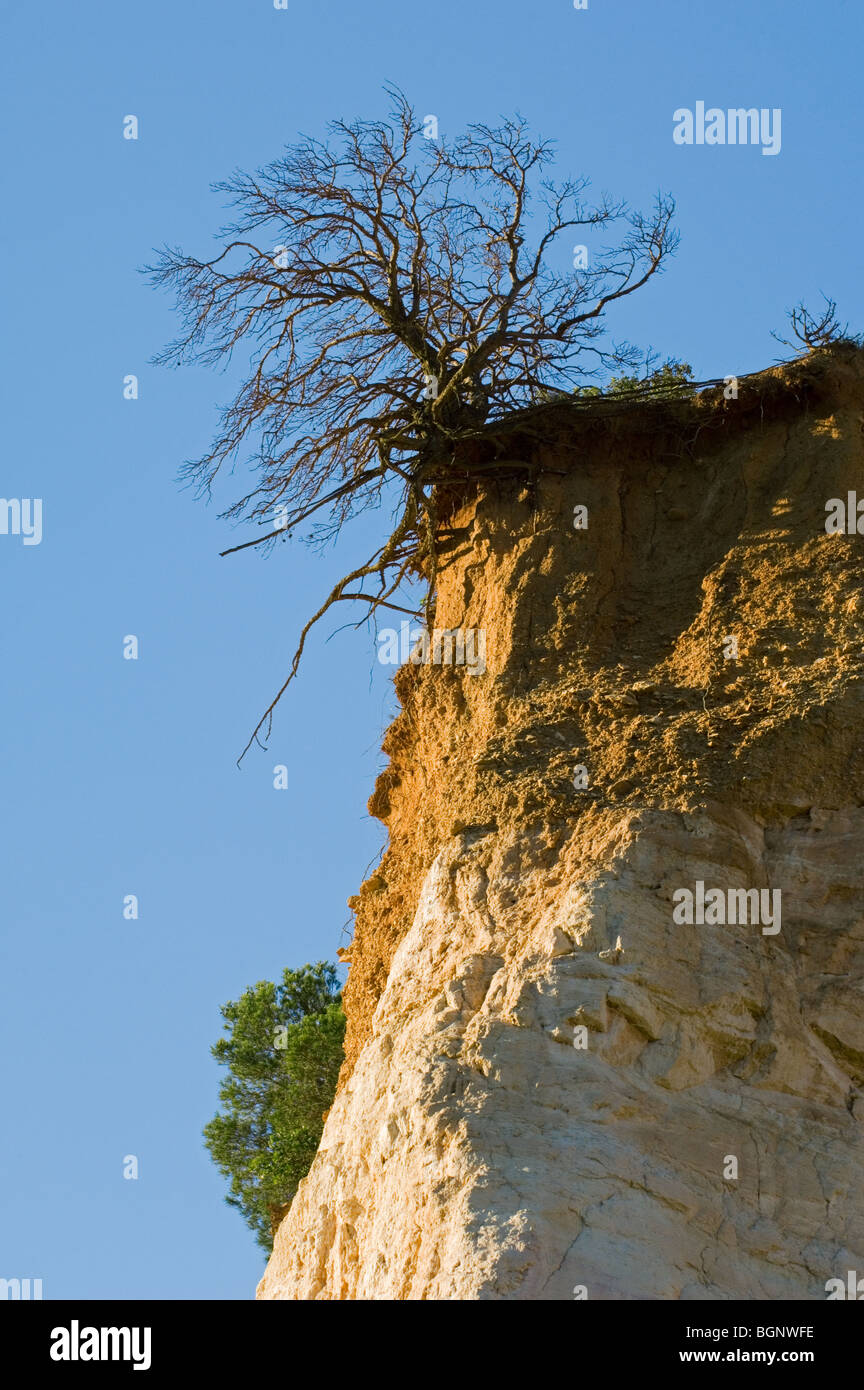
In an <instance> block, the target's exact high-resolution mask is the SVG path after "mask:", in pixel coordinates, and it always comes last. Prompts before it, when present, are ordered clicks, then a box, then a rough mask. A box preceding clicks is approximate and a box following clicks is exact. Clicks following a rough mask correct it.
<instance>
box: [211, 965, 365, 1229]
mask: <svg viewBox="0 0 864 1390" xmlns="http://www.w3.org/2000/svg"><path fill="white" fill-rule="evenodd" d="M222 1016H223V1018H224V1019H225V1024H224V1031H225V1032H226V1033H227V1035H228V1036H227V1037H224V1038H220V1039H219V1041H218V1042H217V1043H216V1044H215V1045H214V1046H213V1047H212V1048H211V1052H212V1054H213V1056H214V1057H215V1058H216V1060H217V1062H219V1063H220V1064H221V1065H222V1066H225V1067H227V1068H228V1075H227V1077H225V1079H224V1080H223V1082H222V1084H221V1086H220V1088H219V1100H220V1102H221V1105H222V1110H221V1113H220V1114H218V1115H216V1116H214V1118H213V1119H212V1120H211V1121H210V1123H209V1124H207V1125H205V1127H204V1139H205V1142H206V1145H207V1148H208V1149H209V1150H210V1156H211V1158H212V1159H213V1162H214V1163H215V1164H216V1166H217V1168H218V1169H219V1171H220V1172H221V1173H222V1174H223V1176H224V1177H226V1178H228V1180H229V1185H230V1196H228V1197H227V1198H226V1200H227V1202H228V1204H229V1205H230V1206H232V1207H236V1208H237V1209H238V1211H240V1212H241V1213H242V1215H243V1217H244V1219H245V1221H246V1223H247V1225H248V1226H249V1227H250V1228H251V1229H252V1230H253V1231H254V1232H255V1235H256V1238H257V1240H258V1243H259V1245H261V1246H262V1247H263V1248H264V1249H265V1250H267V1251H269V1250H270V1249H271V1248H272V1245H273V1235H274V1233H275V1230H276V1226H277V1225H278V1223H279V1220H280V1219H281V1217H282V1216H283V1215H284V1213H285V1210H286V1208H287V1206H288V1205H289V1204H290V1202H291V1200H292V1198H293V1196H294V1193H295V1192H296V1191H297V1186H298V1184H299V1182H300V1180H301V1178H303V1177H304V1176H305V1174H306V1173H307V1172H308V1171H309V1168H310V1167H311V1165H312V1160H313V1158H314V1157H315V1153H316V1151H317V1148H318V1143H319V1141H320V1138H321V1131H322V1129H323V1127H324V1113H325V1111H326V1110H328V1109H329V1107H330V1105H331V1104H332V1102H333V1096H334V1094H335V1091H336V1081H337V1078H338V1075H339V1068H340V1066H341V1064H342V1058H343V1055H344V1037H345V1015H344V1013H343V1012H342V996H341V993H340V989H339V981H338V977H337V975H336V967H335V966H333V965H330V964H328V963H327V962H326V961H318V962H317V964H315V965H304V966H303V967H301V969H299V970H286V971H285V972H284V974H283V976H282V983H281V984H279V985H275V984H272V983H271V982H270V981H269V980H260V981H259V982H258V984H257V985H255V986H253V987H252V988H250V989H247V990H245V991H244V993H243V994H242V995H241V996H240V998H239V999H238V1000H237V1001H236V1002H229V1003H227V1004H225V1005H224V1006H223V1008H222Z"/></svg>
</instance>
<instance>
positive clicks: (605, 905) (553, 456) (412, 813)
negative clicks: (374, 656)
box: [258, 350, 864, 1300]
mask: <svg viewBox="0 0 864 1390" xmlns="http://www.w3.org/2000/svg"><path fill="white" fill-rule="evenodd" d="M862 356H864V354H861V353H855V352H854V351H851V350H849V351H835V352H832V353H823V354H818V355H817V356H816V357H814V358H811V359H810V360H808V361H807V362H804V363H802V364H798V365H797V366H795V367H790V368H783V369H774V370H772V371H770V372H765V373H761V374H759V375H758V376H757V377H754V378H750V379H747V380H744V381H742V382H741V384H740V389H739V394H738V398H737V399H735V400H728V401H727V400H724V399H722V397H721V396H720V395H719V394H714V395H711V394H708V395H703V396H700V397H699V398H697V399H696V400H695V401H692V402H687V403H684V404H664V403H662V402H661V403H658V404H655V405H650V406H649V405H645V404H640V405H638V406H637V407H635V408H632V409H630V410H626V411H625V410H623V409H621V408H617V410H616V409H613V408H611V407H608V408H607V407H605V406H598V407H597V408H596V409H595V410H593V411H587V410H586V411H585V412H581V413H580V412H579V411H576V410H575V409H574V410H571V411H569V412H564V413H561V412H560V411H557V410H550V411H549V412H548V415H546V416H544V425H543V428H542V429H541V430H540V431H539V433H528V431H527V427H525V428H523V430H522V432H521V433H520V432H518V431H517V430H516V429H515V427H513V428H511V429H510V432H509V434H508V435H507V436H506V437H504V436H502V439H501V440H500V441H499V448H498V452H499V455H500V456H501V457H502V458H506V459H507V460H510V461H512V460H514V459H515V460H518V461H521V462H522V463H524V464H526V465H531V472H530V473H522V474H521V475H520V474H519V473H517V472H515V471H514V472H513V473H512V474H510V475H509V476H505V477H504V478H503V480H500V481H498V480H496V481H495V482H494V483H488V484H483V485H482V486H479V485H476V484H471V485H470V487H469V486H468V485H466V488H465V489H464V490H463V491H462V492H461V493H460V492H458V491H457V490H455V489H454V492H453V495H452V499H451V503H450V507H451V513H450V516H449V518H448V520H447V526H448V528H449V529H448V531H447V536H448V542H447V543H448V547H449V549H448V559H447V563H446V566H445V568H444V571H443V574H442V578H441V584H440V590H439V602H438V616H437V619H436V621H437V622H438V623H440V626H441V627H442V628H454V629H455V628H459V629H462V630H466V629H471V630H480V629H482V630H483V631H484V632H485V642H486V648H485V664H486V669H485V672H484V673H483V674H481V673H480V672H479V671H478V672H477V673H476V674H471V673H470V672H469V670H468V669H467V668H466V667H464V666H463V667H459V666H453V665H445V664H440V665H436V664H433V663H431V662H430V663H428V664H418V665H413V666H412V665H410V664H409V665H407V666H405V667H403V668H401V669H400V671H399V673H398V676H397V680H396V685H397V690H398V692H399V695H400V699H401V702H402V712H401V714H400V715H399V717H398V718H397V719H396V721H395V723H394V725H393V726H392V727H391V729H390V730H389V732H388V734H387V738H386V741H385V745H384V747H385V751H386V752H387V753H388V754H389V758H390V763H389V766H388V767H387V769H386V770H385V771H384V772H383V773H382V775H381V777H380V778H379V782H378V786H377V787H376V791H375V794H374V796H373V798H372V801H371V802H370V809H371V810H372V811H373V812H374V813H375V814H376V815H378V816H380V817H381V819H382V820H384V821H385V822H386V824H387V826H388V829H389V836H390V844H389V848H388V850H387V853H386V855H385V856H384V859H383V860H382V863H381V865H380V866H379V869H378V870H377V872H376V874H375V877H374V878H373V879H371V880H370V881H369V883H367V884H366V885H364V890H362V891H361V893H360V895H359V897H358V898H357V899H354V900H352V901H353V902H354V904H355V905H356V915H357V926H356V931H355V937H354V942H353V945H352V948H351V953H350V954H351V971H350V976H349V983H348V989H347V993H346V1008H347V1011H348V1015H349V1037H348V1047H347V1060H346V1065H345V1068H344V1071H343V1078H342V1085H341V1089H340V1092H339V1094H338V1095H337V1098H336V1100H335V1103H334V1105H333V1108H332V1110H331V1111H330V1114H329V1116H328V1119H327V1123H326V1127H325V1130H324V1136H323V1139H322V1143H321V1148H320V1151H319V1154H318V1157H317V1159H316V1161H315V1163H314V1165H313V1167H312V1169H311V1171H310V1173H309V1175H308V1176H307V1178H306V1179H305V1181H304V1182H303V1184H302V1185H301V1187H300V1190H299V1192H298V1194H297V1196H296V1198H295V1200H294V1202H293V1204H292V1206H291V1208H290V1210H289V1212H288V1215H287V1216H286V1218H285V1220H284V1221H283V1223H282V1225H281V1227H280V1230H279V1232H278V1235H277V1239H276V1245H275V1249H274V1252H273V1256H272V1258H271V1260H270V1263H269V1265H268V1268H267V1271H266V1273H265V1275H264V1278H263V1279H262V1281H261V1284H260V1286H259V1290H258V1295H259V1297H261V1298H283V1299H316V1298H317V1299H424V1298H426V1299H429V1298H431V1299H517V1300H518V1299H529V1300H530V1299H572V1298H574V1297H586V1296H587V1297H588V1298H589V1299H731V1298H744V1299H778V1298H803V1299H823V1298H825V1297H826V1288H825V1286H826V1281H827V1280H829V1279H831V1278H834V1277H839V1278H841V1279H843V1280H844V1282H845V1280H846V1278H847V1273H848V1271H850V1270H855V1271H857V1272H858V1276H859V1277H860V1276H862V1275H864V1200H862V1199H864V1180H862V1147H861V1133H862V1119H864V1096H862V1094H861V1092H860V1091H859V1088H860V1087H861V1086H862V1083H864V1009H862V977H864V748H862V735H861V716H862V706H864V695H862V691H864V625H862V618H864V597H862V560H864V555H862V548H864V538H862V537H859V536H858V535H857V534H851V535H850V534H846V533H845V532H844V533H839V534H829V533H826V529H825V525H826V504H827V503H828V502H829V501H830V500H831V499H835V498H836V499H843V501H844V502H845V500H846V498H847V494H848V493H849V492H850V491H854V490H856V489H857V490H858V491H860V494H861V496H862V498H864V444H862V405H864V364H862ZM462 461H466V460H462ZM478 462H480V463H482V462H483V458H482V457H481V456H480V455H476V456H473V457H472V458H471V459H469V460H467V463H468V464H477V463H478ZM520 477H521V480H520ZM526 479H528V481H527V482H526ZM853 505H854V502H853ZM580 507H584V508H587V528H586V527H582V528H581V529H577V528H576V527H574V524H573V523H574V517H575V518H576V519H577V520H583V521H584V519H585V514H583V513H580V512H578V511H574V509H576V508H580ZM853 524H854V523H853ZM862 526H864V519H862ZM730 639H734V640H730ZM736 651H737V655H736V654H735V653H736ZM700 885H701V886H700ZM684 890H686V892H685V891H684ZM712 890H722V901H721V893H719V892H713V893H712ZM729 890H745V891H746V892H747V893H749V896H747V897H745V896H744V894H743V893H742V894H740V895H738V896H734V895H733V896H732V897H731V898H730V896H729ZM753 890H757V891H756V892H754V891H753ZM762 890H765V891H764V893H763V892H762ZM688 893H689V894H690V895H691V898H689V899H688V896H687V894H688ZM778 894H779V896H778ZM700 895H702V897H704V898H705V899H706V905H705V907H704V909H703V911H702V912H701V913H700V912H699V903H700V900H701V899H700ZM691 901H692V904H693V911H692V913H691V914H690V920H687V909H688V904H689V903H690V902H691ZM700 917H701V918H702V919H703V920H699V919H700ZM733 918H734V920H732V919H733Z"/></svg>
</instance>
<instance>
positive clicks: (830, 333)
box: [771, 294, 859, 353]
mask: <svg viewBox="0 0 864 1390" xmlns="http://www.w3.org/2000/svg"><path fill="white" fill-rule="evenodd" d="M822 298H823V299H824V300H825V308H824V310H823V311H822V313H821V314H812V313H811V312H810V310H809V309H808V308H807V307H806V305H805V304H804V303H803V301H802V302H800V303H798V304H796V305H795V307H794V309H790V310H789V313H788V314H787V318H788V319H789V323H790V326H791V328H792V337H791V338H781V337H780V336H779V334H777V333H772V334H771V337H772V338H776V340H777V342H778V343H782V344H783V346H784V347H788V348H793V349H794V350H795V351H796V352H798V353H802V352H804V353H807V352H816V351H817V350H818V349H819V348H824V347H829V346H830V345H831V344H832V343H844V342H854V343H858V342H859V339H857V338H854V337H852V336H851V335H850V333H849V325H848V324H846V323H843V324H841V323H840V321H839V319H838V318H837V305H836V303H835V301H834V300H833V299H829V298H828V296H827V294H823V296H822Z"/></svg>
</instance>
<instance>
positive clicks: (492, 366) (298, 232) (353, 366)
mask: <svg viewBox="0 0 864 1390" xmlns="http://www.w3.org/2000/svg"><path fill="white" fill-rule="evenodd" d="M389 95H390V97H391V111H390V116H389V119H387V120H384V121H354V122H351V123H347V122H344V121H335V122H333V123H332V125H331V127H330V139H329V140H328V141H325V142H322V141H319V140H315V139H309V138H305V139H303V140H301V141H300V143H298V144H296V145H294V146H291V147H289V148H288V149H287V150H286V152H285V153H284V154H283V156H282V157H281V158H280V159H277V160H275V161H274V162H273V163H272V164H270V165H268V166H267V167H266V168H264V169H261V170H259V171H258V173H256V174H255V175H247V174H243V173H235V174H234V175H233V176H232V177H231V178H230V179H229V180H228V181H227V182H225V183H220V184H217V185H216V186H215V187H216V189H217V190H218V191H220V192H223V193H226V194H227V195H229V199H230V203H231V206H232V207H233V208H234V209H235V211H236V220H235V221H233V222H232V223H231V224H230V225H229V226H227V227H225V228H223V229H222V232H221V233H220V240H221V245H222V249H221V250H220V252H219V254H218V255H216V256H215V257H214V258H213V259H212V260H199V259H197V258H196V257H192V256H186V255H184V254H183V253H182V252H181V251H179V250H172V249H170V248H167V247H166V248H165V249H164V250H163V251H162V252H161V253H160V254H159V257H158V260H157V261H156V263H155V265H153V266H150V267H148V270H149V272H150V274H151V276H152V278H153V280H154V282H155V283H156V284H159V285H167V286H171V287H173V289H174V290H175V292H176V297H177V306H178V309H179V311H180V314H181V316H182V323H183V329H182V332H181V334H180V336H179V337H178V339H177V340H176V341H175V342H174V343H173V344H171V345H170V346H169V347H168V348H167V349H166V350H165V352H164V353H162V354H161V355H160V356H159V357H158V358H157V359H156V360H157V361H159V362H164V363H168V364H172V365H179V364H180V363H182V362H188V361H198V362H203V363H209V364H213V363H218V362H220V361H226V360H228V359H229V358H230V357H231V355H232V353H233V352H234V349H235V348H237V347H238V346H239V345H240V344H241V343H242V344H243V345H244V346H246V347H248V348H249V349H250V353H251V356H250V368H249V373H248V375H247V376H246V379H245V380H244V381H243V384H242V385H241V387H240V389H239V390H238V392H237V394H236V396H235V398H234V400H233V401H232V402H231V404H230V405H229V406H227V408H225V409H224V411H223V412H222V415H221V420H220V428H219V431H218V434H217V437H216V439H215V440H214V442H213V444H212V447H211V448H210V450H209V452H208V453H207V454H206V455H205V456H204V457H203V458H201V459H199V460H197V461H194V462H191V463H188V464H187V465H186V468H185V471H186V473H187V475H188V476H189V477H190V478H192V479H193V480H194V482H195V483H196V484H197V485H198V487H199V488H200V489H201V491H202V492H204V493H207V492H209V489H210V487H211V484H212V483H213V480H214V478H215V476H216V474H217V473H218V472H219V470H220V468H221V467H222V466H223V465H224V464H226V463H228V462H231V463H233V462H234V461H235V460H236V458H237V455H238V453H239V452H240V451H241V450H243V449H244V448H248V447H249V446H252V449H253V452H252V453H251V456H250V457H249V459H248V460H247V461H248V462H249V463H250V465H251V467H252V469H253V472H254V475H255V486H254V487H253V488H252V490H251V491H249V492H247V493H246V494H245V495H244V496H243V497H241V498H240V499H239V500H238V501H237V502H235V503H234V505H233V506H232V507H230V508H229V509H228V511H227V512H226V513H224V515H225V516H229V517H233V518H235V519H240V520H245V521H251V522H256V523H258V524H259V525H260V524H263V523H265V522H268V523H269V524H268V526H267V529H266V530H265V531H264V533H263V534H262V535H260V536H258V537H257V538H256V539H254V540H249V541H246V542H244V543H243V544H241V545H238V546H234V547H232V550H242V549H245V548H246V547H248V546H258V545H270V544H273V543H275V541H276V540H277V539H278V538H279V537H280V536H282V537H284V536H285V535H287V534H290V533H291V532H292V530H293V529H294V528H295V527H296V526H298V525H299V524H300V523H301V522H303V521H305V520H307V518H309V517H312V516H313V515H317V518H318V522H317V525H316V529H315V531H314V533H313V534H314V536H315V539H316V540H318V541H323V540H327V539H329V538H331V537H334V536H335V535H337V534H338V533H339V531H340V529H341V528H342V526H343V525H344V524H345V522H346V521H347V520H348V519H349V518H350V517H351V516H353V515H355V514H356V513H357V512H358V511H361V510H363V509H365V508H366V507H369V506H371V505H375V504H377V503H379V502H382V501H384V502H386V503H388V504H389V505H392V507H393V521H392V526H391V528H390V531H389V534H388V535H387V536H386V538H385V539H384V540H383V543H382V544H381V546H380V547H379V549H377V550H376V551H375V553H374V554H373V555H371V556H370V557H369V559H368V560H367V561H366V563H365V564H363V565H360V566H358V567H357V568H356V569H354V570H352V571H351V572H350V573H349V574H347V575H345V576H344V578H342V579H341V580H340V581H339V583H338V584H337V585H336V586H335V588H334V589H333V590H332V592H331V593H330V594H329V595H328V596H327V597H326V599H325V600H324V602H323V603H322V604H321V605H320V607H319V608H318V609H317V611H316V612H315V613H314V614H312V616H311V617H310V619H309V621H308V623H307V624H306V626H305V627H304V628H303V631H302V632H301V634H300V639H299V643H298V647H297V651H296V653H295V656H294V660H293V663H292V666H291V670H290V672H289V675H288V679H287V680H286V682H285V684H284V685H283V687H282V689H281V690H280V691H279V692H278V694H277V695H276V698H275V699H274V700H273V701H272V702H271V704H270V706H269V708H268V709H267V710H266V711H265V714H264V715H263V716H262V718H261V720H260V721H259V723H258V725H257V727H256V729H255V730H254V732H253V734H252V737H251V738H250V740H249V743H248V744H247V746H246V749H244V753H245V752H246V751H247V750H248V748H249V747H250V746H251V744H252V742H253V740H255V739H257V737H258V735H259V733H260V732H261V730H262V728H263V727H264V725H265V724H266V728H267V732H268V733H269V730H270V727H271V722H272V714H273V709H274V707H275V705H276V703H277V702H278V700H279V699H280V698H281V696H282V694H283V693H284V691H285V689H286V687H287V685H288V683H289V682H290V681H291V680H292V679H293V677H294V676H295V675H296V672H297V668H298V664H299V662H300V658H301V655H302V652H303V647H304V644H305V641H306V637H307V635H308V632H309V630H310V628H311V627H312V626H313V624H314V623H316V622H317V621H318V619H319V618H321V617H322V616H323V615H324V614H325V613H326V612H328V610H329V609H330V608H332V607H333V605H334V604H336V603H338V602H345V601H349V600H350V601H352V602H353V601H358V600H359V601H362V602H364V603H365V604H366V605H367V609H366V610H365V611H364V614H363V617H362V618H361V620H360V621H361V622H363V621H365V620H366V619H367V618H369V617H370V616H372V615H373V614H375V613H377V611H378V610H379V609H381V608H386V607H396V608H399V607H400V605H398V604H394V603H393V602H392V600H393V599H394V597H398V596H399V590H400V586H401V585H402V584H403V582H405V581H406V580H408V579H410V578H411V577H412V576H414V577H416V576H421V577H422V578H423V579H424V580H425V584H426V597H425V614H426V619H427V621H431V614H432V608H433V604H434V596H435V585H436V573H437V566H438V547H437V544H436V535H437V531H438V519H437V512H436V489H437V487H438V485H439V484H440V483H442V482H443V481H445V480H446V478H447V473H448V468H449V467H450V465H451V460H452V456H453V450H454V447H455V446H456V444H457V442H458V441H460V440H464V439H468V438H482V437H483V436H484V434H486V435H488V434H489V433H491V431H492V430H493V429H494V428H495V427H496V425H497V426H498V427H499V428H500V421H501V420H502V418H504V417H506V416H507V415H508V414H509V413H511V412H513V411H514V410H524V409H525V408H526V407H530V406H532V405H534V404H536V403H537V402H539V401H541V400H547V401H548V400H549V399H550V397H556V396H562V395H563V396H568V397H570V396H571V393H572V391H573V389H574V388H575V387H576V386H577V385H578V384H579V383H584V381H585V380H586V379H589V378H591V377H592V376H596V375H597V374H598V372H600V371H602V370H603V369H606V368H609V367H621V366H624V365H626V366H635V365H637V364H638V363H639V362H641V361H642V355H641V354H640V353H638V352H637V351H636V349H634V348H633V347H631V346H630V345H629V344H628V343H619V344H615V343H612V344H609V343H607V342H606V339H605V324H604V316H605V312H606V309H607V308H608V306H609V305H610V304H612V303H613V302H614V301H615V300H618V299H623V298H625V297H626V296H627V295H630V294H633V293H634V291H636V290H638V289H639V288H640V287H641V286H643V285H645V284H646V282H647V281H648V280H649V279H650V278H651V277H652V276H653V275H655V274H656V273H657V272H658V271H659V270H660V269H661V267H662V266H663V264H664V262H665V260H666V258H667V257H668V256H669V255H670V254H671V253H672V252H673V251H674V249H675V247H676V245H677V233H676V232H675V231H674V230H673V228H672V216H673V212H674V204H673V202H672V200H671V199H670V198H669V197H667V196H663V195H658V197H657V200H656V205H655V207H654V208H653V210H652V212H651V213H650V215H647V216H646V215H643V214H641V213H638V212H633V211H630V210H629V209H628V208H627V207H626V206H625V205H624V204H621V203H614V202H611V201H610V200H609V199H608V198H607V197H605V196H604V197H603V198H601V199H600V200H599V201H598V202H596V203H588V202H587V201H586V198H585V195H586V190H587V187H588V184H587V180H585V179H578V180H575V181H573V180H566V181H564V182H563V183H560V184H556V183H554V182H553V181H552V180H551V179H549V178H548V177H546V176H545V174H544V170H545V169H546V167H547V166H548V164H549V163H550V161H551V158H552V148H551V145H550V143H549V142H548V141H540V142H537V141H535V140H533V139H532V138H531V137H530V135H529V134H528V132H527V127H526V122H525V120H524V119H523V118H522V117H521V116H518V115H517V116H515V117H513V118H510V119H505V120H502V123H501V124H500V125H498V126H495V127H492V126H487V125H483V124H478V125H472V126H470V127H469V128H468V130H467V133H466V134H465V135H464V136H462V137H461V138H459V139H456V140H454V141H452V142H448V141H447V140H444V139H442V140H440V141H438V140H429V139H426V138H424V135H423V129H422V124H421V123H420V122H418V120H417V119H416V118H415V116H414V113H413V111H412V109H411V107H410V106H409V104H408V102H407V101H406V99H405V97H404V96H403V95H402V94H401V93H400V92H398V91H396V90H390V92H389ZM616 223H621V224H623V225H622V229H621V232H620V233H619V240H618V243H617V245H614V246H612V247H606V248H604V249H602V250H596V251H593V252H592V255H591V263H590V267H589V266H585V267H584V268H576V269H573V268H571V263H570V258H571V254H572V252H571V249H570V247H569V246H568V247H565V246H562V244H561V239H562V238H563V237H565V236H566V235H567V234H570V236H572V235H574V234H576V235H582V234H583V233H584V230H585V229H591V230H592V231H593V232H594V234H595V236H596V234H597V233H598V232H601V231H603V230H604V229H606V228H607V227H610V226H612V225H613V224H616ZM556 258H557V259H556ZM579 259H580V258H579V257H576V256H574V257H573V264H574V265H577V264H578V262H579ZM322 516H323V521H322ZM223 553H224V554H228V553H230V552H229V551H225V552H223ZM403 611H411V610H403ZM358 626H359V624H358ZM242 756H243V755H242V754H241V757H242Z"/></svg>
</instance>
